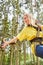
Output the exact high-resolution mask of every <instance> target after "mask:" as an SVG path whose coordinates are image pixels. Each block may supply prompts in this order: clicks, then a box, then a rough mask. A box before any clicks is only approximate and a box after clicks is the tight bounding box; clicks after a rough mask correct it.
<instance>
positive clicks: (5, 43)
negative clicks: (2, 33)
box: [1, 38, 8, 48]
mask: <svg viewBox="0 0 43 65" xmlns="http://www.w3.org/2000/svg"><path fill="white" fill-rule="evenodd" d="M7 45H8V41H5V38H4V39H3V44H2V46H1V47H2V48H6V46H7Z"/></svg>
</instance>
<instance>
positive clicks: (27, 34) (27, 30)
mask: <svg viewBox="0 0 43 65" xmlns="http://www.w3.org/2000/svg"><path fill="white" fill-rule="evenodd" d="M36 35H37V30H36V29H35V28H34V27H31V26H25V27H24V28H23V30H22V31H21V32H20V33H19V34H18V35H17V38H18V39H19V41H23V40H25V39H26V40H29V41H30V40H32V39H34V38H35V37H36ZM39 37H43V33H42V32H41V31H40V32H39ZM31 49H32V52H33V53H35V50H34V49H35V48H34V44H32V45H31Z"/></svg>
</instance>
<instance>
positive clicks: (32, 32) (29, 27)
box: [2, 14, 41, 48]
mask: <svg viewBox="0 0 43 65" xmlns="http://www.w3.org/2000/svg"><path fill="white" fill-rule="evenodd" d="M23 21H24V24H26V26H24V28H23V30H22V31H20V33H19V34H18V35H17V36H15V37H14V38H12V39H11V40H10V41H5V39H3V42H4V44H3V45H2V48H5V47H6V46H7V45H9V44H11V43H14V44H15V43H16V42H17V41H18V40H19V41H23V40H25V39H27V40H32V39H34V38H35V37H36V34H37V28H38V27H40V28H41V25H40V24H37V21H36V20H35V19H34V18H33V17H32V16H31V15H30V14H24V16H23Z"/></svg>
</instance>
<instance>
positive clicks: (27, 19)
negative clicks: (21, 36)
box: [23, 15, 31, 25]
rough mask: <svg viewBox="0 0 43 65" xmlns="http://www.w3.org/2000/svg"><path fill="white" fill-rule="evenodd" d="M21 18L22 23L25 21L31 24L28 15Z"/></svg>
mask: <svg viewBox="0 0 43 65" xmlns="http://www.w3.org/2000/svg"><path fill="white" fill-rule="evenodd" d="M23 20H24V23H26V24H27V25H29V24H31V22H30V16H28V15H24V17H23Z"/></svg>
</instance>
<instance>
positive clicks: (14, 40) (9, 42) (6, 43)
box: [2, 37, 18, 48]
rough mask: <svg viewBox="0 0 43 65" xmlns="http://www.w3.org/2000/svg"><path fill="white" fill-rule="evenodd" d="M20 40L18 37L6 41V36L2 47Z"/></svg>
mask: <svg viewBox="0 0 43 65" xmlns="http://www.w3.org/2000/svg"><path fill="white" fill-rule="evenodd" d="M17 40H18V38H17V37H14V38H12V39H11V40H10V41H5V38H4V39H3V45H2V48H5V47H6V46H7V45H9V44H11V43H16V42H17Z"/></svg>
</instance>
